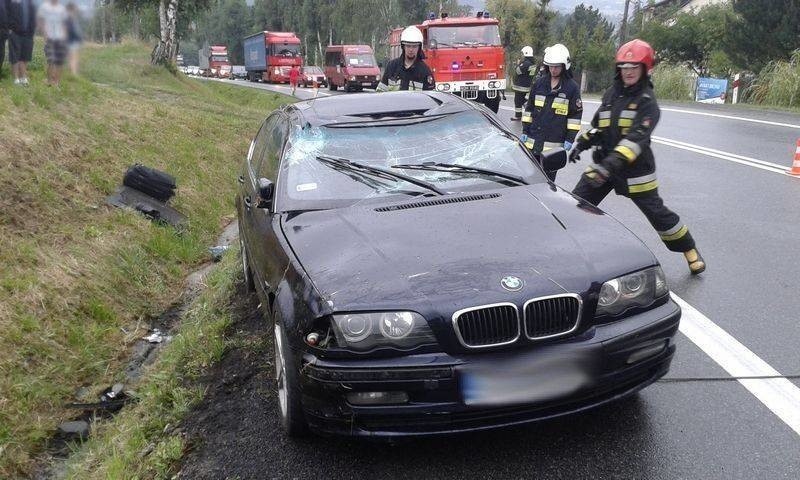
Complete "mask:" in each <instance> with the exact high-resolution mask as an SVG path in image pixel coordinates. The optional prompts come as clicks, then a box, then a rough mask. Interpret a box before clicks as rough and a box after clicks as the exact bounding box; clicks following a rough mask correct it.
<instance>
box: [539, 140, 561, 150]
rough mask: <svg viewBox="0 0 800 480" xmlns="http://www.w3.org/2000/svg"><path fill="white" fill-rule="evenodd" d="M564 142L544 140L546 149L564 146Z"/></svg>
mask: <svg viewBox="0 0 800 480" xmlns="http://www.w3.org/2000/svg"><path fill="white" fill-rule="evenodd" d="M562 147H564V144H563V143H561V142H544V147H543V149H544V150H550V149H551V148H562Z"/></svg>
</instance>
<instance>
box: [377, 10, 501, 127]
mask: <svg viewBox="0 0 800 480" xmlns="http://www.w3.org/2000/svg"><path fill="white" fill-rule="evenodd" d="M499 24H500V22H499V20H498V19H496V18H492V17H490V16H489V14H488V13H487V12H478V14H477V15H476V16H475V17H453V18H451V17H449V16H448V15H447V14H442V17H441V18H435V17H433V16H431V17H429V19H428V20H426V21H424V22H422V24H420V25H417V28H419V29H420V30H421V31H422V36H423V38H424V43H423V45H422V48H423V52H424V54H425V63H426V64H428V67H430V69H431V72H432V73H433V78H434V81H435V82H436V89H437V90H439V91H440V92H450V93H454V94H456V95H459V96H461V97H463V98H466V99H469V100H474V101H476V102H480V103H483V104H485V105H486V106H487V107H489V108H490V109H491V110H492V111H494V112H495V113H497V111H498V109H499V107H500V98H501V96H502V92H504V91H505V89H506V75H505V52H504V50H503V45H502V43H501V41H500V30H499ZM402 30H403V29H401V28H398V29H395V30H393V31H392V32H391V33H390V35H389V47H390V55H391V57H392V58H396V57H399V56H400V55H401V54H402V52H401V49H400V34H401V32H402Z"/></svg>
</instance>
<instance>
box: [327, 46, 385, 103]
mask: <svg viewBox="0 0 800 480" xmlns="http://www.w3.org/2000/svg"><path fill="white" fill-rule="evenodd" d="M325 76H326V77H327V78H328V88H329V89H330V90H331V91H335V90H337V89H338V88H339V87H342V88H344V90H345V91H346V92H350V91H356V92H357V91H361V90H362V89H364V88H377V87H378V82H380V79H381V78H380V77H381V71H380V68H379V65H378V63H377V62H376V61H375V54H374V53H373V52H372V48H370V46H369V45H329V46H328V48H326V49H325Z"/></svg>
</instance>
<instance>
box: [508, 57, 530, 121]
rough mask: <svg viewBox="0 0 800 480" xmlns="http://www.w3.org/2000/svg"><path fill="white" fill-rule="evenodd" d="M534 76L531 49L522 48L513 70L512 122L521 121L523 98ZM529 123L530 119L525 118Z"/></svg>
mask: <svg viewBox="0 0 800 480" xmlns="http://www.w3.org/2000/svg"><path fill="white" fill-rule="evenodd" d="M535 76H536V60H534V58H533V48H531V47H529V46H525V47H522V60H520V62H519V63H518V64H517V68H516V69H515V70H514V83H513V84H512V85H511V89H512V90H514V116H513V117H511V121H512V122H518V121H520V120H521V119H522V108H523V106H524V105H525V96H526V95H527V94H528V92H529V91H530V89H531V81H532V80H533V78H534V77H535ZM527 119H528V120H529V121H530V117H527Z"/></svg>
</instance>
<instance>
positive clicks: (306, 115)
mask: <svg viewBox="0 0 800 480" xmlns="http://www.w3.org/2000/svg"><path fill="white" fill-rule="evenodd" d="M286 109H287V111H289V112H292V111H294V112H297V113H298V114H299V116H300V120H301V123H302V125H303V126H305V125H306V124H308V125H311V126H321V125H327V124H333V123H344V122H357V121H365V120H369V119H370V118H369V117H373V116H385V115H388V114H391V113H416V114H424V115H437V114H448V113H457V112H464V111H469V110H474V109H475V107H474V106H472V105H471V104H470V103H469V102H467V101H465V100H463V99H462V98H461V97H457V96H455V95H452V94H449V93H442V92H436V91H424V92H409V91H404V92H384V93H356V94H350V95H336V96H330V97H325V98H315V99H313V100H306V101H303V102H297V103H293V104H291V105H288V106H287V107H286Z"/></svg>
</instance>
